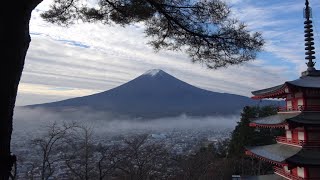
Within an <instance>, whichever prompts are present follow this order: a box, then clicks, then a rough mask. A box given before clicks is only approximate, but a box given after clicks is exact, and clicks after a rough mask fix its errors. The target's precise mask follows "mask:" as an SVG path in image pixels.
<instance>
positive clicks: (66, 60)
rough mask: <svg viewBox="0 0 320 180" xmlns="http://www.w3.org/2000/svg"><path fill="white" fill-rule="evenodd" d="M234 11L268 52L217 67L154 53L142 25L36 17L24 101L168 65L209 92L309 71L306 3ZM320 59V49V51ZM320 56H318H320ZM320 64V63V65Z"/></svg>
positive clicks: (91, 88) (316, 6)
mask: <svg viewBox="0 0 320 180" xmlns="http://www.w3.org/2000/svg"><path fill="white" fill-rule="evenodd" d="M226 2H227V3H228V4H229V5H230V6H231V7H232V15H233V16H234V17H236V18H238V19H240V20H241V21H242V22H244V23H246V24H247V25H248V28H249V29H250V30H252V31H259V32H262V34H263V37H264V38H265V40H266V45H265V47H264V51H263V52H261V53H260V54H259V55H258V58H257V59H256V60H255V61H252V62H249V63H246V64H243V65H239V66H232V67H228V68H222V69H218V70H208V69H207V68H206V67H205V66H204V65H201V64H192V63H191V61H190V59H189V58H188V56H187V55H185V54H184V53H181V52H170V51H160V52H158V53H155V52H154V51H153V49H152V48H151V47H149V46H148V45H146V44H147V42H148V39H147V38H145V35H144V34H143V30H144V26H143V24H135V25H130V26H127V27H126V28H122V27H119V26H117V25H113V26H111V27H110V26H106V25H102V24H99V23H94V24H86V23H81V22H77V23H75V24H74V25H72V26H70V27H68V28H66V27H60V26H57V25H53V24H49V23H46V22H44V21H43V20H42V19H41V18H40V17H39V14H40V13H41V12H42V11H43V10H46V9H47V8H48V6H49V5H50V3H51V0H46V1H44V2H43V3H42V4H40V5H39V6H38V7H37V9H36V10H35V11H34V12H33V14H32V19H31V24H30V31H31V38H32V42H31V45H30V48H29V52H28V55H27V58H26V63H25V69H24V72H23V76H22V80H21V84H20V86H19V94H18V98H17V105H27V104H34V103H43V102H50V101H57V100H62V99H67V98H71V97H78V96H84V95H88V94H92V93H97V92H101V91H105V90H108V89H111V88H114V87H116V86H119V85H121V84H123V83H125V82H127V81H129V80H131V79H133V78H135V77H137V76H139V75H141V74H143V73H144V72H145V71H147V70H149V69H162V70H164V71H166V72H168V73H170V74H172V75H173V76H176V77H177V78H179V79H181V80H183V81H186V82H188V83H190V84H192V85H195V86H197V87H201V88H204V89H208V90H212V91H217V92H226V93H234V94H240V95H245V96H250V95H251V93H250V92H251V91H254V90H257V89H262V88H267V87H270V86H274V85H278V84H281V83H282V82H284V81H286V80H293V79H296V78H299V76H300V73H301V71H304V70H305V69H306V65H305V60H304V37H303V31H304V29H303V21H304V19H303V16H302V9H303V7H304V1H303V0H287V1H279V0H268V1H257V0H226ZM310 3H311V5H312V8H313V21H314V26H315V43H316V51H319V50H320V37H319V36H320V34H319V33H320V14H319V11H320V1H317V0H310ZM316 56H319V53H316ZM318 59H319V57H318ZM316 68H317V69H320V65H319V63H318V64H317V65H316Z"/></svg>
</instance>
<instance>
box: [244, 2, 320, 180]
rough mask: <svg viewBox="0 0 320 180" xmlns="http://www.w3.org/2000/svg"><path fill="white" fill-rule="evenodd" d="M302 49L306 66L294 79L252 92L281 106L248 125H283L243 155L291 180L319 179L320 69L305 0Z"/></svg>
mask: <svg viewBox="0 0 320 180" xmlns="http://www.w3.org/2000/svg"><path fill="white" fill-rule="evenodd" d="M305 4H306V8H305V9H304V14H305V19H306V20H305V22H304V24H305V26H304V27H305V41H306V43H305V46H306V47H305V50H306V53H305V54H306V58H305V59H306V60H308V62H307V63H306V64H307V66H308V69H307V70H306V71H304V72H302V74H301V77H300V78H299V79H297V80H294V81H287V82H285V83H284V84H281V85H279V86H275V87H271V88H267V89H263V90H259V91H254V92H252V94H253V95H254V96H253V98H254V99H264V98H281V99H284V100H285V107H281V108H279V112H278V113H277V114H276V115H273V116H269V117H265V118H258V119H255V120H253V121H252V122H251V123H250V126H252V127H259V128H284V129H285V135H284V136H281V137H277V138H276V140H277V143H276V144H271V145H266V146H257V147H248V148H246V154H247V155H250V156H253V157H256V158H259V159H262V160H264V161H268V162H270V163H272V164H273V165H274V173H275V174H277V175H279V176H281V177H283V178H285V179H292V180H300V179H320V71H319V70H316V69H315V68H314V65H315V62H313V60H314V59H315V56H314V54H315V51H314V49H315V48H314V42H313V41H314V38H313V29H312V27H313V26H312V21H311V18H312V17H311V16H312V15H311V8H310V7H309V1H308V0H306V3H305Z"/></svg>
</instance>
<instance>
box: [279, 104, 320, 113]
mask: <svg viewBox="0 0 320 180" xmlns="http://www.w3.org/2000/svg"><path fill="white" fill-rule="evenodd" d="M278 111H279V112H288V111H320V105H308V106H304V105H298V106H296V107H294V106H292V107H287V106H283V107H279V108H278Z"/></svg>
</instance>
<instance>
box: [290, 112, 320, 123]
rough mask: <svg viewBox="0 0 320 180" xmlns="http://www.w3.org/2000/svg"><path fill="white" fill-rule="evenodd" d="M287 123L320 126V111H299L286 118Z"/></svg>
mask: <svg viewBox="0 0 320 180" xmlns="http://www.w3.org/2000/svg"><path fill="white" fill-rule="evenodd" d="M287 122H288V123H290V124H291V123H292V124H297V125H304V126H308V125H309V126H320V112H301V113H300V114H299V115H297V116H293V117H290V118H288V119H287Z"/></svg>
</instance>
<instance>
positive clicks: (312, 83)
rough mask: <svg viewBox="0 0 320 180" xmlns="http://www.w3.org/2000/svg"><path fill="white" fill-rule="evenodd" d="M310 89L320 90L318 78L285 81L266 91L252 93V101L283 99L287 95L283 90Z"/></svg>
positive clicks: (319, 77)
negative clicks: (287, 88) (288, 88)
mask: <svg viewBox="0 0 320 180" xmlns="http://www.w3.org/2000/svg"><path fill="white" fill-rule="evenodd" d="M286 87H290V88H312V89H320V76H302V77H300V78H299V79H296V80H293V81H287V82H285V83H284V84H281V85H278V86H274V87H271V88H267V89H262V90H258V91H253V92H252V94H253V95H254V96H253V97H252V98H253V99H264V98H284V97H285V95H286V94H287V93H286V92H285V88H286Z"/></svg>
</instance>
